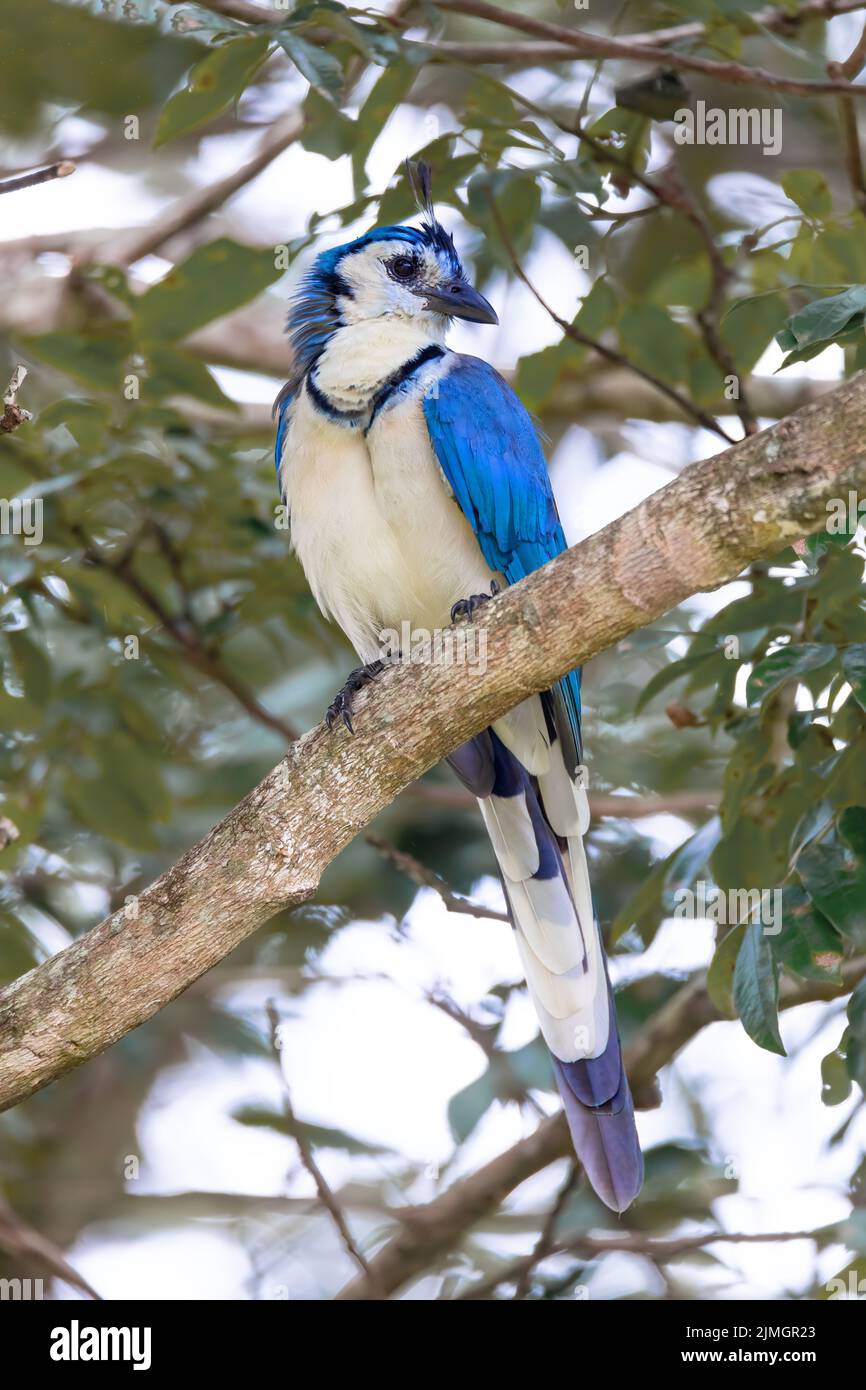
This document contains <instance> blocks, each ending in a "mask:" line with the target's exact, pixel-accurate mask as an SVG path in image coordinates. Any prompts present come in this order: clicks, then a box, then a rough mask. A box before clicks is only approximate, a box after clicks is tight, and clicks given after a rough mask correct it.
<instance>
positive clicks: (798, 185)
mask: <svg viewBox="0 0 866 1390" xmlns="http://www.w3.org/2000/svg"><path fill="white" fill-rule="evenodd" d="M782 188H783V189H784V191H785V193H786V194H787V196H788V197H789V198H790V199H791V202H792V203H796V204H797V207H798V208H800V209H801V210H802V211H803V212H805V214H806V216H807V217H815V218H818V219H821V218H824V217H829V216H830V213H831V212H832V211H833V199H832V197H831V194H830V189H829V188H828V187H827V180H826V179H825V178H824V175H823V174H819V173H818V171H817V169H789V170H788V172H787V173H786V174H783V175H782ZM864 307H866V306H864Z"/></svg>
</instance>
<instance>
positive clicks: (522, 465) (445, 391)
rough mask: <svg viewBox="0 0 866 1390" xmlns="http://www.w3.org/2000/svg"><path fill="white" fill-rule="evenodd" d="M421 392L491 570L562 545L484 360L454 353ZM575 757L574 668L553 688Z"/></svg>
mask: <svg viewBox="0 0 866 1390" xmlns="http://www.w3.org/2000/svg"><path fill="white" fill-rule="evenodd" d="M452 361H453V365H452V366H451V368H450V370H449V371H448V372H447V373H446V374H444V375H443V376H441V377H440V378H439V380H438V381H437V382H436V383H435V387H434V388H433V389H432V390H430V391H428V393H427V394H426V395H425V398H424V416H425V419H426V421H427V428H428V430H429V432H430V440H431V442H432V444H433V448H434V450H435V452H436V457H437V458H438V460H439V464H440V466H441V468H442V471H443V473H444V474H445V476H446V478H447V479H448V482H449V484H450V485H451V488H452V491H453V492H454V496H455V498H456V500H457V504H458V506H459V507H460V509H461V511H462V512H463V514H464V516H465V517H466V519H467V521H468V522H469V523H470V525H471V526H472V529H473V530H474V532H475V535H476V536H477V538H478V543H479V545H480V546H481V550H482V552H483V554H484V558H485V560H486V561H487V563H488V565H489V566H490V567H491V569H494V570H498V571H500V572H501V573H502V574H504V575H505V577H506V579H507V580H508V582H509V584H516V583H517V581H518V580H520V579H525V578H526V576H527V575H528V574H531V573H532V572H533V570H537V569H540V568H541V566H542V565H545V564H547V562H548V560H552V559H553V557H554V556H555V555H559V553H560V552H561V551H563V550H565V548H566V542H565V535H564V532H563V530H562V525H561V523H560V520H559V515H558V513H557V510H556V503H555V501H554V498H553V490H552V488H551V486H550V476H549V474H548V471H547V464H546V462H545V459H544V453H543V451H542V448H541V443H540V441H539V438H538V434H537V433H536V429H535V426H534V425H533V423H532V419H531V417H530V415H529V412H528V411H527V410H526V408H525V406H524V405H523V404H522V402H521V401H520V400H519V399H518V397H517V396H516V395H515V394H514V392H513V391H512V390H511V388H510V386H508V384H507V383H506V382H505V381H503V379H502V377H501V376H500V375H499V373H498V372H497V371H496V370H495V369H494V368H493V367H491V366H490V364H489V363H488V362H484V361H482V360H481V359H480V358H478V357H466V356H463V355H459V356H458V355H456V354H454V356H453V357H452ZM555 695H556V697H557V703H559V704H560V706H561V710H562V713H563V715H564V717H565V719H566V720H567V724H568V729H569V731H570V734H571V739H572V740H573V745H574V746H573V749H570V752H571V755H572V760H574V759H576V760H578V761H579V759H580V670H579V669H578V670H574V671H571V672H570V673H569V674H568V675H567V676H564V677H563V679H562V680H561V681H558V682H557V684H556V687H555Z"/></svg>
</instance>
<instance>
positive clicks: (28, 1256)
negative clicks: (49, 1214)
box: [0, 1197, 102, 1303]
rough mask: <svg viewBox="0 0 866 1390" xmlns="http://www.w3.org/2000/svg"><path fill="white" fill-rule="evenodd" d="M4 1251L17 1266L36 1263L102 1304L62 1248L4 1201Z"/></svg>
mask: <svg viewBox="0 0 866 1390" xmlns="http://www.w3.org/2000/svg"><path fill="white" fill-rule="evenodd" d="M0 1250H4V1251H5V1252H6V1254H7V1255H10V1256H11V1257H12V1259H13V1260H15V1261H16V1262H17V1263H22V1262H23V1261H25V1260H26V1261H35V1262H36V1264H37V1267H44V1268H45V1269H46V1270H47V1271H48V1273H49V1274H50V1275H51V1276H52V1278H54V1279H62V1280H63V1282H64V1283H65V1284H71V1285H72V1287H73V1288H74V1289H78V1291H79V1292H80V1293H83V1294H86V1295H87V1297H88V1298H92V1299H94V1300H95V1301H96V1302H97V1303H101V1302H102V1299H101V1297H100V1295H99V1294H98V1293H97V1292H96V1290H95V1288H94V1287H93V1285H92V1284H88V1282H87V1280H86V1279H85V1278H84V1275H83V1274H79V1273H78V1270H77V1269H74V1268H73V1266H72V1265H71V1264H70V1263H69V1261H68V1260H67V1258H66V1256H65V1255H64V1253H63V1251H62V1250H61V1249H60V1248H59V1246H57V1245H55V1244H54V1241H53V1240H49V1239H48V1237H47V1236H43V1235H42V1234H41V1233H40V1232H39V1231H35V1230H34V1229H33V1227H32V1226H28V1225H27V1223H26V1222H24V1221H22V1220H21V1218H20V1217H19V1216H18V1215H17V1214H16V1213H15V1212H14V1211H13V1210H12V1208H11V1207H10V1206H9V1204H8V1202H6V1201H5V1200H4V1199H3V1198H2V1197H0Z"/></svg>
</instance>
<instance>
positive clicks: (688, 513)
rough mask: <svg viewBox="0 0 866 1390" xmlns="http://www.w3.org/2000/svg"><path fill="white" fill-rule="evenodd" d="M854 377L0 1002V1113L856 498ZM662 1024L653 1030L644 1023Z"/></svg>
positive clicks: (370, 693)
mask: <svg viewBox="0 0 866 1390" xmlns="http://www.w3.org/2000/svg"><path fill="white" fill-rule="evenodd" d="M864 434H866V374H864V373H861V374H859V375H858V376H856V377H854V378H853V379H852V380H851V381H849V382H846V383H845V384H844V385H842V386H840V387H838V388H837V389H836V390H835V391H833V392H831V393H829V394H828V395H827V396H825V397H824V398H823V399H821V400H820V401H818V402H816V403H815V404H813V405H810V406H807V407H806V408H805V409H803V410H801V411H799V412H798V413H797V414H796V415H795V416H792V417H790V418H789V419H787V420H784V421H782V422H781V423H780V424H778V425H776V426H775V427H773V428H772V429H770V430H767V431H765V432H764V433H763V434H760V435H754V436H750V437H749V438H748V439H745V440H743V441H741V442H740V443H739V444H737V445H735V446H733V448H731V449H729V450H726V451H725V452H724V453H722V454H720V455H717V456H716V457H715V458H711V459H705V460H703V461H702V462H700V463H696V464H693V465H692V466H691V467H689V468H687V469H685V470H684V471H683V472H682V473H681V474H680V475H679V476H678V477H677V478H676V479H675V480H674V481H673V482H671V483H669V484H668V485H667V487H665V488H662V489H661V490H660V491H659V492H657V493H655V494H654V495H653V496H652V497H650V498H648V499H646V500H645V501H644V502H642V503H641V504H640V505H639V506H638V507H636V508H634V509H633V510H632V511H630V512H628V513H626V515H625V516H623V517H621V518H620V519H619V520H618V521H616V522H614V523H613V524H612V525H610V526H607V527H605V529H604V530H602V531H600V532H598V533H597V534H596V535H594V536H591V537H590V538H589V539H588V540H586V541H583V542H582V543H581V544H580V545H578V546H575V547H574V548H572V549H571V550H568V551H565V552H563V554H561V555H559V556H557V557H556V559H555V560H553V561H551V562H550V563H549V564H548V565H545V566H544V568H543V569H541V570H538V571H537V572H536V573H535V574H533V575H531V576H530V577H529V578H528V579H526V580H523V581H522V582H521V583H520V584H517V585H515V586H514V587H512V588H510V589H508V590H506V591H505V592H504V593H502V594H500V595H498V596H497V597H496V598H495V599H493V600H492V601H491V602H490V603H489V604H487V605H486V606H485V610H484V614H483V619H484V624H485V629H486V636H487V664H486V669H485V670H484V671H483V672H481V671H479V670H476V669H475V668H474V667H473V666H470V665H469V664H467V663H462V664H461V663H457V664H455V665H446V664H443V663H439V664H433V665H420V666H419V665H417V664H416V665H412V664H409V665H405V666H404V665H403V664H402V663H400V664H397V665H395V666H393V667H392V668H391V669H389V670H387V671H385V672H384V674H383V675H382V676H381V677H380V679H379V681H377V683H376V685H375V687H374V688H372V689H368V690H367V691H364V692H362V694H361V695H360V697H359V701H358V708H357V715H358V717H357V721H356V727H357V729H358V733H357V735H356V736H355V737H352V736H351V735H349V734H348V733H347V732H346V731H345V730H336V731H334V732H333V733H329V732H327V731H326V730H325V729H324V728H323V727H322V726H319V727H318V728H316V729H314V730H312V731H311V732H310V733H308V734H306V735H305V736H304V737H303V738H302V739H299V740H298V741H297V742H296V743H294V744H293V745H292V746H291V747H290V749H289V750H288V753H287V755H286V757H285V759H284V760H283V761H282V762H281V763H280V764H279V765H278V766H277V767H276V768H275V769H274V770H273V771H272V772H271V773H270V774H269V775H268V776H267V777H266V778H265V779H264V781H263V782H261V783H260V784H259V786H258V787H256V788H255V789H254V790H253V791H251V792H250V793H249V795H248V796H247V797H245V798H244V800H243V801H242V802H241V803H240V804H239V805H238V806H237V807H235V809H234V810H233V811H232V812H231V813H230V814H229V815H228V816H227V817H226V818H225V820H223V821H222V822H220V824H219V825H217V826H215V827H214V829H213V830H212V831H211V832H210V833H209V834H208V835H207V836H206V837H205V838H204V839H203V840H202V841H201V842H200V843H199V844H198V845H196V846H194V847H193V848H192V849H190V850H188V851H187V853H186V854H185V855H184V856H183V857H182V858H181V859H180V860H179V861H178V863H177V864H175V865H174V866H173V867H172V868H171V869H169V870H168V871H167V872H166V873H164V874H163V875H162V876H161V877H160V878H159V879H157V881H156V882H155V883H153V884H151V885H150V887H149V888H147V889H145V890H144V891H143V892H142V893H141V895H140V896H139V897H138V898H137V899H135V900H133V902H132V903H130V904H128V905H127V906H126V907H124V908H123V909H122V910H121V911H119V912H116V913H114V914H112V916H110V917H108V918H106V919H105V921H103V922H102V923H101V924H100V925H99V926H98V927H95V928H94V929H93V930H92V931H90V932H88V933H86V934H85V935H84V936H82V937H81V938H80V939H79V940H77V941H75V942H74V943H73V944H72V945H71V946H68V947H67V948H66V949H65V950H63V951H61V952H59V953H58V954H57V955H56V956H54V957H53V958H52V959H51V960H49V961H46V962H45V963H44V964H42V965H40V966H38V967H36V969H34V970H32V971H30V972H29V973H28V974H26V975H24V976H23V977H22V978H21V979H19V980H16V981H15V982H14V983H13V984H11V985H10V986H8V987H7V988H6V989H4V990H3V991H2V992H0V1040H2V1046H3V1056H2V1063H0V1107H8V1106H10V1105H13V1104H15V1103H16V1102H17V1101H19V1100H22V1099H23V1098H24V1097H25V1096H28V1095H31V1094H32V1093H33V1092H34V1091H36V1090H38V1089H39V1088H40V1087H42V1086H45V1085H47V1084H48V1083H49V1082H51V1081H53V1080H55V1079H56V1078H57V1077H58V1076H61V1075H63V1073H64V1072H66V1071H68V1070H70V1069H71V1068H72V1067H75V1066H78V1065H80V1064H81V1063H82V1062H84V1061H86V1060H87V1059H88V1058H89V1057H92V1056H94V1055H95V1054H96V1053H98V1052H100V1051H102V1050H103V1049H104V1048H106V1047H108V1046H110V1044H111V1043H113V1042H116V1041H117V1040H118V1038H121V1037H123V1036H124V1034H126V1033H128V1032H129V1031H130V1030H131V1029H132V1028H135V1027H137V1026H138V1024H140V1023H143V1022H144V1021H145V1019H148V1018H150V1017H152V1016H153V1015H154V1014H155V1013H156V1012H157V1011H158V1010H159V1009H160V1008H162V1007H163V1005H165V1004H167V1003H168V1002H169V1000H171V999H173V998H175V996H176V995H178V994H179V993H181V991H182V990H184V989H186V988H187V986H188V985H190V984H191V983H192V982H193V981H194V980H195V979H197V978H198V977H199V976H200V975H202V974H204V972H205V971H206V970H209V969H210V968H211V966H213V965H215V964H216V963H217V962H218V961H219V960H221V959H222V958H223V957H224V956H226V955H227V954H228V953H229V951H231V950H233V949H234V947H236V946H237V945H238V944H239V943H240V942H241V941H243V940H244V939H245V938H246V937H247V936H249V935H250V933H251V932H253V931H254V930H255V929H256V928H257V927H258V926H260V925H261V924H262V923H263V922H265V921H267V920H268V918H269V917H271V916H272V915H273V914H274V913H275V912H276V911H278V910H280V909H282V908H285V907H288V906H291V905H296V904H298V903H301V902H304V901H306V900H307V899H308V898H310V897H311V896H312V894H313V893H314V892H315V891H316V888H317V885H318V882H319V879H320V876H321V874H322V872H323V870H324V868H325V867H326V865H327V864H329V863H330V862H331V860H332V859H334V857H335V856H336V855H337V854H339V852H340V851H341V850H342V849H344V848H345V847H346V846H347V845H348V844H349V843H350V842H351V840H352V839H353V838H354V837H355V836H356V835H357V834H358V833H359V832H360V831H361V830H363V829H364V827H365V826H366V825H368V824H369V822H370V821H371V820H372V819H373V817H374V816H376V815H378V814H379V812H380V811H382V810H384V808H385V807H386V806H388V805H389V804H390V803H391V802H392V801H393V800H394V798H395V797H396V796H397V794H398V793H399V792H400V791H402V790H403V788H404V787H406V786H407V785H408V784H409V783H410V782H411V781H414V780H415V778H417V777H418V776H420V774H421V773H422V772H424V771H426V770H427V769H428V768H429V767H432V766H433V764H434V763H437V762H439V761H440V760H441V759H442V757H443V756H444V755H445V754H446V753H448V752H449V751H450V750H451V749H453V748H454V747H456V746H457V745H458V744H460V743H462V742H464V741H465V740H466V739H467V738H470V737H472V736H473V735H474V734H476V733H478V732H479V731H480V730H481V729H483V728H486V727H487V726H488V725H489V724H491V723H492V722H493V721H494V720H495V719H497V718H499V717H501V715H502V714H504V713H505V712H506V711H507V710H509V709H511V708H513V707H514V705H516V704H518V703H519V702H520V701H521V700H522V699H525V698H526V696H528V695H529V694H530V693H531V692H533V691H538V690H543V689H545V688H547V687H548V686H549V685H550V684H551V682H552V681H554V680H556V679H557V678H558V677H560V676H561V675H562V674H563V673H565V672H566V671H569V670H571V669H572V668H573V667H575V666H578V665H581V664H582V663H584V662H585V661H587V660H589V659H591V658H592V657H593V656H596V655H597V654H598V653H599V652H601V651H603V650H604V649H605V648H606V647H609V646H611V645H613V644H614V643H615V642H618V641H620V640H622V638H624V637H626V636H628V634H629V633H631V632H634V631H635V630H637V629H639V628H643V627H645V626H647V624H649V623H651V622H653V621H655V620H656V619H657V618H659V617H661V615H662V614H663V613H666V612H668V611H669V610H670V609H671V608H673V607H675V606H676V605H677V604H678V603H681V602H682V601H683V600H684V599H686V598H688V597H690V596H691V595H692V594H694V593H695V592H697V591H699V590H706V589H713V588H716V587H717V586H719V585H720V584H723V583H725V582H727V581H729V580H731V579H733V578H734V577H735V576H736V575H737V574H739V573H740V572H741V571H742V570H743V568H744V567H745V566H746V565H748V564H750V563H751V562H752V561H754V560H755V559H757V558H759V557H762V556H769V555H772V554H775V553H778V551H779V549H780V548H781V547H782V546H784V545H785V543H786V542H788V541H790V540H792V539H795V538H798V537H800V536H803V535H807V534H809V533H811V532H812V531H816V530H820V529H822V528H823V527H824V525H825V524H826V517H827V502H828V500H829V499H831V498H835V497H838V496H845V495H847V492H848V490H850V489H853V490H855V491H856V492H858V493H861V494H862V493H863V492H864V491H866V457H864V454H863V451H862V440H863V437H864ZM654 1026H655V1027H659V1026H661V1020H657V1021H656V1024H655V1025H654Z"/></svg>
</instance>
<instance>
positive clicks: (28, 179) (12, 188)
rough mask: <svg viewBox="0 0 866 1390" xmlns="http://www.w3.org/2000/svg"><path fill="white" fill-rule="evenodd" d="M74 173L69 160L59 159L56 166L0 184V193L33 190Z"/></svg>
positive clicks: (51, 165) (72, 165) (52, 165)
mask: <svg viewBox="0 0 866 1390" xmlns="http://www.w3.org/2000/svg"><path fill="white" fill-rule="evenodd" d="M74 173H75V165H74V164H73V163H72V160H71V159H61V160H60V162H59V163H58V164H49V165H48V167H47V168H45V169H36V170H34V172H33V173H32V174H18V175H17V176H16V177H15V178H12V179H4V180H3V181H2V182H0V193H17V192H18V190H19V188H35V187H36V185H37V184H38V183H49V182H50V181H51V179H65V178H67V177H68V175H69V174H74Z"/></svg>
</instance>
